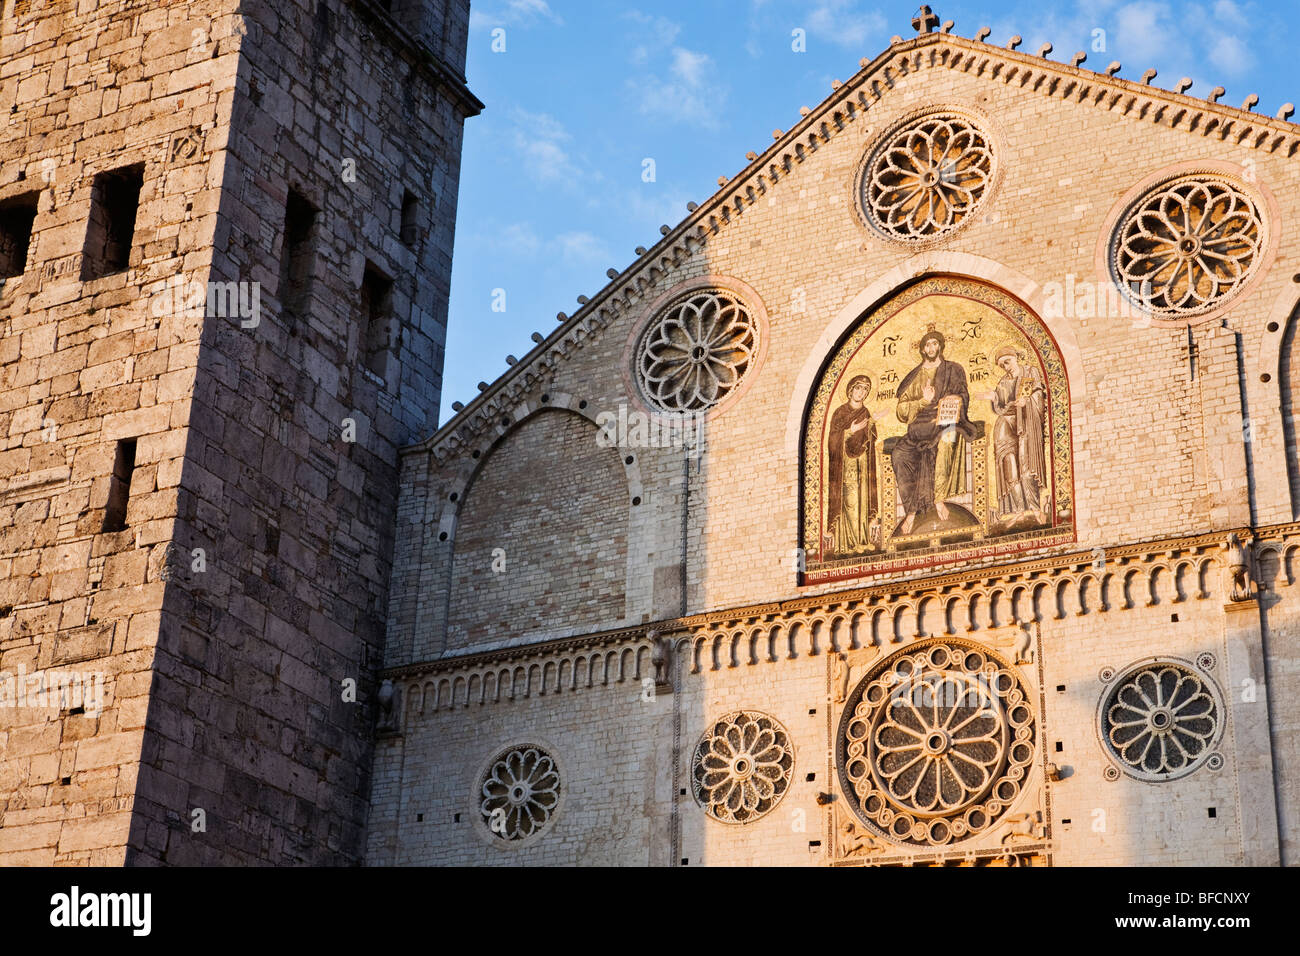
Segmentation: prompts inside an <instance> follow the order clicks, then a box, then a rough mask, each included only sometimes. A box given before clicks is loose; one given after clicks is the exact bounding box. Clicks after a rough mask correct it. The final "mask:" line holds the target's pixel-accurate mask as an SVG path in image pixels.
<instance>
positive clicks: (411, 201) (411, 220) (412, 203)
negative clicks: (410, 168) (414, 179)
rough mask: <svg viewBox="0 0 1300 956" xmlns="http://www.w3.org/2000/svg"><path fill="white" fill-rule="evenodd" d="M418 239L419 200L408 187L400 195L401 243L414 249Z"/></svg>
mask: <svg viewBox="0 0 1300 956" xmlns="http://www.w3.org/2000/svg"><path fill="white" fill-rule="evenodd" d="M419 241H420V200H419V199H418V198H417V197H416V195H415V193H413V192H411V191H410V190H409V189H408V190H407V191H406V194H405V195H404V196H403V197H402V244H403V245H405V246H407V247H409V248H412V249H414V248H415V244H416V243H417V242H419Z"/></svg>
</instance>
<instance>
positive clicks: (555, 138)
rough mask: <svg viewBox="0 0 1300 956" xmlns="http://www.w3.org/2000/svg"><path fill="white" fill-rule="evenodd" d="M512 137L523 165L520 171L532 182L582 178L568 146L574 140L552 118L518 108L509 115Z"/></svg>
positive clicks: (553, 181)
mask: <svg viewBox="0 0 1300 956" xmlns="http://www.w3.org/2000/svg"><path fill="white" fill-rule="evenodd" d="M509 137H510V142H511V145H512V146H513V147H514V149H515V151H516V152H517V153H518V154H519V157H520V160H521V161H522V167H521V168H522V169H523V170H524V172H526V173H527V174H528V175H529V177H530V178H532V179H533V180H535V181H537V182H539V183H555V182H565V181H569V182H571V181H573V180H574V179H576V178H578V177H579V176H580V175H581V171H580V170H579V168H578V166H577V165H576V164H575V163H574V161H573V160H572V159H571V158H570V156H569V152H568V149H567V147H566V145H565V144H566V143H568V142H569V140H570V139H571V138H572V137H570V135H569V133H568V131H567V130H566V129H565V128H564V124H562V123H561V122H560V121H559V120H557V119H556V118H555V117H553V116H551V115H550V114H548V113H530V112H528V111H527V110H524V109H520V108H518V107H516V108H515V109H513V110H511V111H510V131H509Z"/></svg>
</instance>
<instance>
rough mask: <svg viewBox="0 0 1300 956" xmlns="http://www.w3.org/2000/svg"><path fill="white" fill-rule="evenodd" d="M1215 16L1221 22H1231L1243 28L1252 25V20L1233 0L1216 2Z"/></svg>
mask: <svg viewBox="0 0 1300 956" xmlns="http://www.w3.org/2000/svg"><path fill="white" fill-rule="evenodd" d="M1214 18H1215V19H1216V20H1218V21H1219V22H1220V23H1225V24H1231V25H1232V26H1234V27H1240V28H1241V29H1247V28H1249V27H1250V21H1249V20H1248V19H1246V15H1245V14H1244V13H1242V12H1241V7H1239V6H1237V5H1236V4H1235V3H1233V2H1232V0H1218V2H1217V3H1215V4H1214Z"/></svg>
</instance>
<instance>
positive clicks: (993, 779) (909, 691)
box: [836, 640, 1035, 846]
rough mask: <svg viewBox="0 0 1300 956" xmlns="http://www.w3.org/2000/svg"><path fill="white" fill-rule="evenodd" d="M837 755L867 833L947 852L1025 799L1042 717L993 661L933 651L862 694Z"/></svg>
mask: <svg viewBox="0 0 1300 956" xmlns="http://www.w3.org/2000/svg"><path fill="white" fill-rule="evenodd" d="M836 749H837V757H838V763H839V773H840V783H841V786H842V788H843V790H844V793H845V794H846V795H848V799H849V802H850V804H851V806H852V807H853V810H854V812H855V813H856V814H857V815H858V817H859V818H860V819H861V820H862V821H863V822H864V823H866V824H867V825H868V826H870V827H871V828H873V829H874V830H875V831H876V832H877V833H880V834H881V835H883V836H886V837H888V838H889V839H891V840H893V841H895V842H898V843H902V844H905V845H914V846H915V845H919V846H943V845H947V844H950V843H953V842H956V841H959V840H962V839H966V838H968V837H971V836H975V835H977V834H979V833H982V832H984V831H986V830H987V829H988V828H989V827H990V826H992V825H993V824H995V823H996V822H998V820H999V819H1000V818H1001V817H1002V815H1003V814H1004V813H1005V812H1006V810H1007V809H1008V808H1010V807H1011V806H1012V805H1013V804H1014V803H1015V802H1016V800H1017V798H1018V797H1019V796H1020V793H1021V791H1022V789H1023V787H1024V784H1025V781H1026V778H1027V775H1028V773H1029V769H1030V767H1031V765H1032V762H1033V759H1034V753H1035V721H1034V714H1033V708H1032V706H1031V704H1030V702H1029V700H1028V698H1027V694H1026V690H1025V687H1024V685H1023V684H1022V683H1021V680H1020V678H1019V676H1018V675H1017V674H1016V672H1015V671H1014V670H1013V669H1012V668H1011V667H1010V666H1009V665H1007V664H1006V663H1005V662H1003V661H1001V660H999V659H998V658H997V657H996V655H994V654H993V653H992V652H991V651H989V650H987V649H981V648H979V647H978V646H976V645H974V644H968V643H966V642H961V641H952V640H938V641H929V642H924V643H921V644H917V645H913V646H911V647H909V648H907V650H906V651H902V652H900V653H898V654H895V655H893V656H892V657H890V658H887V659H886V660H885V661H882V662H881V663H880V664H878V665H877V666H876V667H874V668H872V670H871V671H870V672H869V673H868V674H867V676H866V677H865V678H864V679H863V680H862V682H861V683H860V684H859V685H858V686H857V687H856V688H855V689H854V691H853V693H852V694H851V695H850V697H849V699H848V700H847V702H846V704H845V709H844V715H843V717H842V718H841V721H840V729H839V732H838V734H837V737H836Z"/></svg>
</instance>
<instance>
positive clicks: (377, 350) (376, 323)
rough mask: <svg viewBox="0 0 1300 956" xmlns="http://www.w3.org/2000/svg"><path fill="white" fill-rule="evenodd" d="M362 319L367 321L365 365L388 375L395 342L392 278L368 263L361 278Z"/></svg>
mask: <svg viewBox="0 0 1300 956" xmlns="http://www.w3.org/2000/svg"><path fill="white" fill-rule="evenodd" d="M361 319H362V321H363V322H365V330H364V339H363V341H362V348H363V353H362V358H363V359H364V360H365V363H366V368H368V369H370V371H372V372H374V373H375V374H376V375H378V376H379V377H380V378H385V377H386V374H387V371H388V357H389V354H390V347H391V345H392V326H393V280H392V279H390V278H388V276H386V275H384V274H383V273H382V272H380V271H379V269H377V268H376V267H375V266H374V265H373V264H371V263H369V262H367V263H366V271H365V275H364V276H363V277H362V279H361Z"/></svg>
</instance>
